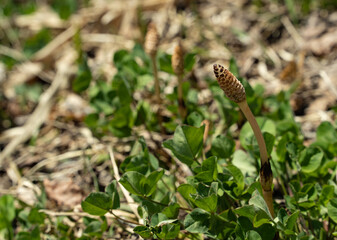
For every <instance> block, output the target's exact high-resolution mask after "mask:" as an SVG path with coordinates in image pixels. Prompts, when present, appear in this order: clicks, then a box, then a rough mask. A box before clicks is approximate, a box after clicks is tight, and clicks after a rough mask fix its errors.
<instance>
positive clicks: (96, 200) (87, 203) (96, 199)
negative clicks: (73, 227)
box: [81, 192, 113, 216]
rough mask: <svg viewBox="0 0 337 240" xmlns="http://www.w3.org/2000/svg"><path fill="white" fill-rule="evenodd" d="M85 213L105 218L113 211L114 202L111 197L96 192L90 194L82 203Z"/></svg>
mask: <svg viewBox="0 0 337 240" xmlns="http://www.w3.org/2000/svg"><path fill="white" fill-rule="evenodd" d="M81 206H82V209H83V211H85V212H87V213H89V214H91V215H96V216H103V215H104V214H106V213H107V212H108V211H109V210H110V209H112V206H113V202H112V199H111V197H110V195H108V194H106V193H101V192H96V193H90V194H89V196H88V197H86V199H84V201H82V203H81Z"/></svg>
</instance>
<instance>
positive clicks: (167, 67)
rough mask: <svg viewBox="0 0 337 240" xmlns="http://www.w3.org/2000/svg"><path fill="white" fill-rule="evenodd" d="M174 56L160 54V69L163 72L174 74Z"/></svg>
mask: <svg viewBox="0 0 337 240" xmlns="http://www.w3.org/2000/svg"><path fill="white" fill-rule="evenodd" d="M171 58H172V55H170V54H165V53H159V69H160V70H161V71H164V72H167V73H170V74H174V72H173V68H172V64H171Z"/></svg>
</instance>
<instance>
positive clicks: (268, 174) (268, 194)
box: [237, 101, 275, 218]
mask: <svg viewBox="0 0 337 240" xmlns="http://www.w3.org/2000/svg"><path fill="white" fill-rule="evenodd" d="M237 104H238V105H239V107H240V109H241V111H242V112H243V114H244V115H245V117H246V119H247V120H248V122H249V124H250V126H251V127H252V129H253V132H254V135H255V137H256V140H257V143H258V145H259V149H260V159H261V169H260V182H261V186H262V193H263V198H264V200H265V201H266V203H267V206H268V209H269V212H270V214H271V216H272V217H273V218H274V217H275V213H274V206H273V191H272V188H271V185H272V183H273V173H272V171H271V167H270V162H269V156H268V152H267V147H266V143H265V141H264V138H263V135H262V132H261V129H260V127H259V125H258V124H257V122H256V119H255V117H254V115H253V113H252V111H251V110H250V108H249V106H248V104H247V101H242V102H239V103H237Z"/></svg>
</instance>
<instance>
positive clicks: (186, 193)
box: [177, 184, 197, 204]
mask: <svg viewBox="0 0 337 240" xmlns="http://www.w3.org/2000/svg"><path fill="white" fill-rule="evenodd" d="M177 191H178V192H179V193H180V194H181V196H183V198H185V199H186V200H187V201H189V202H190V204H191V201H192V202H193V198H192V197H191V194H196V193H197V190H196V189H195V187H193V186H192V185H191V184H182V185H180V186H179V187H178V189H177Z"/></svg>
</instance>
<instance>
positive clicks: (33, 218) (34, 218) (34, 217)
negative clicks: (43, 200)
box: [28, 208, 46, 224]
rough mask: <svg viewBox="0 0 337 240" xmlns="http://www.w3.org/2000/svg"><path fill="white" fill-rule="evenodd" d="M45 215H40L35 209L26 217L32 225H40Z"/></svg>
mask: <svg viewBox="0 0 337 240" xmlns="http://www.w3.org/2000/svg"><path fill="white" fill-rule="evenodd" d="M45 217H46V215H45V214H44V213H40V212H39V210H38V209H37V208H32V209H31V210H30V212H29V215H28V221H29V222H30V223H32V224H34V223H37V224H42V223H43V222H44V219H45Z"/></svg>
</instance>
